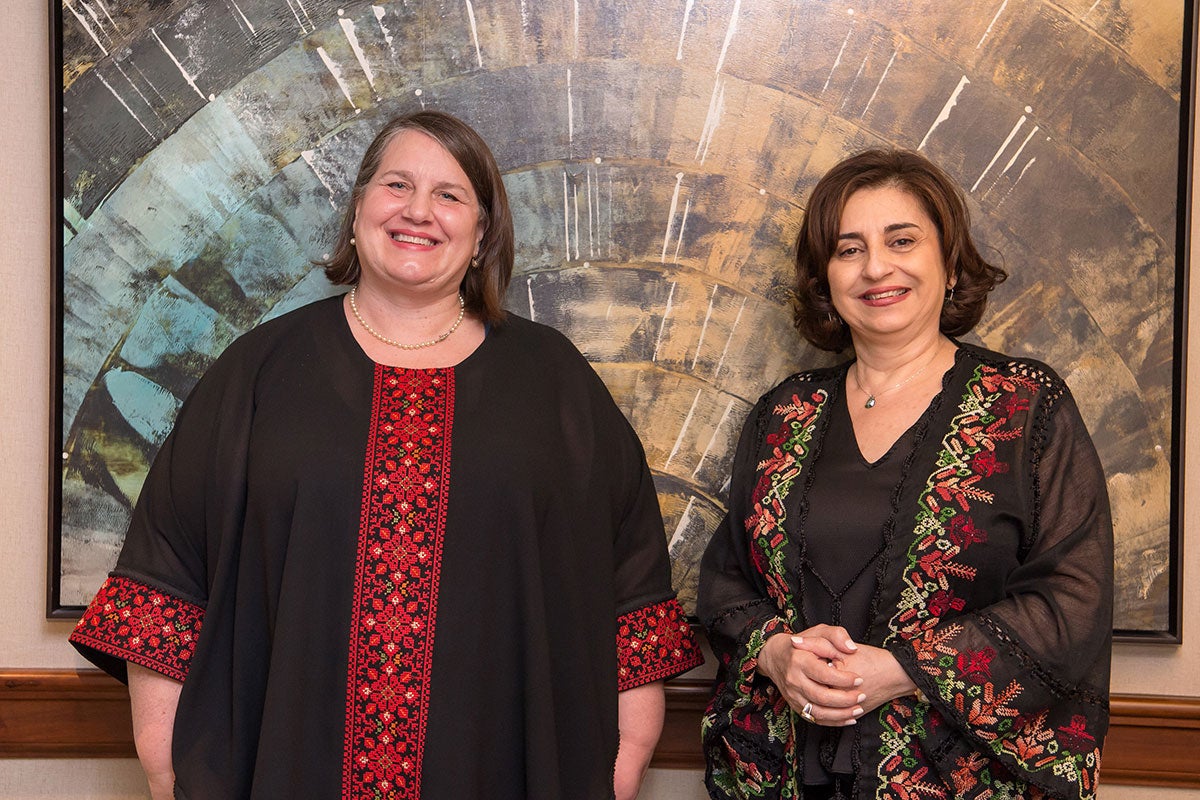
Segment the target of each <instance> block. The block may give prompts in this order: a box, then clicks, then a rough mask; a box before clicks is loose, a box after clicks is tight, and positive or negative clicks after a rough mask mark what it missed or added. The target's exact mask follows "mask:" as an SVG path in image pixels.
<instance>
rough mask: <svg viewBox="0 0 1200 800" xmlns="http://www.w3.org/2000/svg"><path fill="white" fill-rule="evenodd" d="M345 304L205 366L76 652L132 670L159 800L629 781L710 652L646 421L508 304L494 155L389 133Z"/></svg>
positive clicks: (434, 134) (369, 168) (356, 215)
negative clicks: (701, 642) (653, 471)
mask: <svg viewBox="0 0 1200 800" xmlns="http://www.w3.org/2000/svg"><path fill="white" fill-rule="evenodd" d="M349 206H350V207H349V208H348V209H347V212H346V216H345V218H344V220H343V224H342V228H341V231H340V234H339V238H338V241H337V244H336V248H335V251H334V253H333V256H332V257H331V258H330V259H329V261H328V262H326V263H325V265H324V266H325V268H326V273H327V275H328V277H329V278H330V279H331V280H332V281H333V282H334V283H336V284H343V285H351V286H352V288H351V290H350V292H349V293H348V294H346V295H343V296H339V297H335V298H330V299H328V300H325V301H321V302H317V303H314V304H312V305H309V306H306V307H304V308H301V309H298V310H296V311H293V312H291V313H289V314H285V315H283V316H281V317H279V318H277V319H274V320H272V321H270V322H267V323H264V324H263V325H261V326H259V327H258V328H256V329H255V330H253V331H251V332H249V333H247V334H246V335H245V336H243V337H241V338H240V339H239V340H238V341H237V342H235V343H234V344H233V345H232V346H230V348H229V349H228V350H227V351H226V352H225V353H224V354H223V355H222V356H221V357H220V358H219V359H218V360H217V361H216V363H215V364H214V365H213V366H212V367H211V369H210V370H209V371H208V373H207V374H206V375H205V377H204V378H203V379H202V380H201V381H200V383H199V384H198V385H197V387H196V389H195V390H194V392H193V393H192V395H191V397H190V398H189V399H188V401H187V403H186V404H185V405H184V407H183V409H182V411H181V412H180V415H179V418H178V420H177V422H176V426H175V429H174V431H173V433H172V434H171V436H170V437H169V438H168V439H167V441H166V442H165V443H164V444H163V448H162V450H161V452H160V454H159V456H158V458H157V459H156V460H155V463H154V466H153V468H152V470H151V472H150V475H149V476H148V478H147V480H146V484H145V488H144V489H143V491H142V495H141V497H140V498H139V502H138V505H137V508H136V510H135V513H134V521H133V523H132V525H131V528H130V530H129V533H128V535H127V537H126V542H125V546H124V549H123V550H122V553H121V556H120V559H119V561H118V563H117V567H116V569H115V570H114V571H113V572H112V573H111V575H110V577H109V579H108V580H107V581H106V583H105V585H104V586H103V587H102V588H101V590H100V592H99V594H98V595H97V597H96V599H95V601H93V603H92V604H91V606H90V607H89V608H88V609H87V611H86V613H85V614H84V616H83V618H82V619H81V620H80V623H79V625H78V627H77V628H76V630H75V632H74V633H73V634H72V641H73V643H75V644H76V646H77V647H79V649H80V650H81V651H82V652H83V653H84V655H86V656H87V657H88V658H89V659H91V660H93V661H94V662H95V663H97V664H98V665H100V666H101V667H103V668H104V669H106V670H108V671H110V672H111V673H113V674H114V675H117V676H118V677H121V678H123V679H124V678H125V677H126V676H127V677H128V681H129V685H130V694H131V697H132V700H133V716H134V728H135V738H136V740H137V746H138V753H139V755H140V757H141V760H142V762H143V765H144V766H145V768H146V771H147V775H148V777H149V779H150V782H151V787H152V790H153V795H154V797H155V798H156V800H157V798H166V797H171V796H172V790H173V791H174V797H176V798H179V800H199V799H200V798H213V799H214V800H231V798H264V799H269V800H277V798H284V797H297V798H299V797H319V798H331V797H343V798H409V799H413V798H419V797H422V796H423V797H427V798H474V797H478V798H482V797H487V798H496V799H497V800H502V799H503V800H525V799H526V798H540V799H544V800H574V798H611V797H613V796H614V794H615V795H616V796H617V797H619V798H632V797H634V796H635V795H636V794H637V790H638V786H639V784H640V782H641V778H642V775H643V773H644V770H645V768H646V765H647V764H648V762H649V758H650V755H651V753H652V752H653V749H654V745H655V742H656V741H657V738H658V734H659V731H660V729H661V725H662V716H663V696H662V686H661V681H662V679H664V678H667V677H670V676H672V675H675V674H678V673H680V672H682V671H684V670H686V669H689V668H690V667H692V666H695V665H696V664H697V663H698V662H699V660H700V657H699V654H698V651H697V649H696V647H695V642H694V640H693V639H692V637H691V632H690V628H689V627H688V625H687V622H686V620H684V619H683V616H682V613H681V610H680V608H679V606H678V604H677V603H676V601H675V599H674V594H673V593H672V591H671V586H670V567H669V563H668V560H667V555H666V546H665V538H664V536H663V527H662V519H661V516H660V514H659V511H658V503H657V498H656V496H655V493H654V487H653V484H652V483H651V481H650V477H649V470H648V469H647V466H646V462H645V457H644V455H643V453H642V450H641V446H640V444H639V443H638V441H637V437H636V436H635V435H634V433H633V430H632V429H631V428H630V426H629V424H628V423H627V422H626V420H625V418H624V416H623V415H622V414H621V412H620V410H619V409H618V408H617V407H616V405H615V404H614V403H613V401H612V398H611V397H610V396H609V395H608V393H607V391H606V390H605V388H604V386H603V384H602V383H601V382H600V380H599V378H597V376H596V374H595V373H594V372H593V371H592V370H591V368H590V367H589V365H588V364H587V362H586V361H585V360H584V359H583V357H582V356H581V355H580V354H579V352H578V351H577V350H575V348H574V347H572V346H571V344H570V343H569V342H568V341H567V340H566V339H565V338H564V337H563V336H561V335H560V334H558V333H556V332H555V331H553V330H551V329H549V328H546V327H544V326H541V325H536V324H534V323H532V322H528V321H526V320H522V319H520V318H518V317H515V316H510V315H507V314H506V313H505V312H504V311H503V310H502V308H501V301H502V299H503V297H504V293H505V290H506V287H507V285H508V281H509V277H510V275H511V274H512V267H513V231H512V218H511V216H510V213H509V208H508V202H507V199H506V196H505V191H504V185H503V183H502V182H501V179H500V173H499V170H498V169H497V167H496V163H495V161H494V159H493V157H492V154H491V152H490V151H489V150H488V148H487V145H486V144H484V142H483V140H482V139H480V138H479V136H478V134H476V133H475V132H474V131H473V130H472V129H471V128H469V127H468V126H467V125H465V124H464V123H462V122H461V121H459V120H457V119H455V118H454V117H451V116H449V115H447V114H443V113H439V112H429V111H426V112H419V113H415V114H411V115H408V116H404V117H399V118H397V119H394V120H392V121H391V122H389V123H388V124H387V125H386V126H385V127H384V128H383V130H382V131H381V132H380V133H379V135H378V136H377V137H376V139H375V140H374V142H373V143H372V144H371V146H370V147H369V148H368V149H367V152H366V154H365V155H364V157H363V162H362V165H361V167H360V169H359V174H358V177H357V179H356V181H355V184H354V188H353V191H352V194H351V202H350V204H349Z"/></svg>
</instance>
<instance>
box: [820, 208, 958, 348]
mask: <svg viewBox="0 0 1200 800" xmlns="http://www.w3.org/2000/svg"><path fill="white" fill-rule="evenodd" d="M828 281H829V293H830V297H831V299H832V300H833V304H834V306H835V307H836V308H837V311H838V314H840V315H841V317H842V319H843V320H845V321H846V324H847V325H848V326H849V327H850V332H851V335H852V337H853V338H854V339H855V340H861V341H867V340H872V341H878V340H880V339H888V338H895V337H904V338H908V337H910V336H920V335H928V334H929V333H931V332H932V333H936V331H937V330H938V322H939V319H940V317H941V313H942V303H943V302H944V300H945V295H946V289H947V288H948V280H947V274H946V262H945V258H944V257H943V255H942V247H941V241H940V238H939V235H938V229H937V226H936V225H935V224H934V222H933V220H932V219H930V217H929V215H928V214H927V213H925V209H924V208H923V207H922V206H921V203H920V201H918V200H917V198H916V197H914V196H913V195H911V194H910V193H908V192H907V191H905V190H904V189H902V188H899V187H897V186H890V185H883V186H871V187H867V188H864V189H859V190H858V191H856V192H854V193H853V194H852V195H850V197H849V198H848V199H847V200H846V206H845V208H844V209H842V218H841V222H840V224H839V226H838V242H837V248H836V249H835V250H834V254H833V257H832V258H831V259H830V260H829V269H828Z"/></svg>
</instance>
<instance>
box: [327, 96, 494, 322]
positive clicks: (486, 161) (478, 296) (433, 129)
mask: <svg viewBox="0 0 1200 800" xmlns="http://www.w3.org/2000/svg"><path fill="white" fill-rule="evenodd" d="M403 131H420V132H421V133H424V134H426V135H427V136H429V137H430V138H432V139H433V140H434V141H436V142H437V143H438V144H440V145H441V146H442V147H444V148H446V150H447V152H449V153H450V155H451V156H453V157H454V160H455V161H457V162H458V165H459V166H460V167H462V171H463V172H465V173H466V175H467V178H468V179H469V180H470V181H471V188H472V189H474V190H475V196H476V197H477V198H478V199H479V224H480V225H481V226H483V238H482V239H480V241H479V256H478V260H477V264H476V266H474V267H471V268H470V269H468V270H467V274H466V275H465V276H464V277H463V282H462V287H461V288H462V293H463V300H464V302H465V304H466V308H467V310H468V311H470V312H471V313H473V314H476V315H477V316H478V317H479V318H480V319H481V320H483V321H484V322H487V323H500V322H503V321H504V307H503V306H504V293H505V292H506V291H507V290H508V282H509V280H510V279H511V278H512V271H513V223H512V212H511V211H510V210H509V207H508V194H507V193H506V192H505V191H504V181H503V180H502V179H501V178H500V169H499V167H497V166H496V159H495V157H494V156H493V155H492V151H491V149H489V148H488V146H487V143H486V142H484V141H483V139H482V138H481V137H480V136H479V134H478V133H476V132H475V130H474V128H472V127H471V126H470V125H468V124H467V123H465V122H463V121H462V120H460V119H459V118H458V117H455V116H452V115H450V114H447V113H445V112H444V111H428V110H427V111H417V112H414V113H411V114H405V115H403V116H399V117H395V118H394V119H392V120H390V121H389V122H388V123H387V124H386V125H384V126H383V129H382V130H380V131H379V133H378V134H376V136H375V139H374V140H373V141H372V142H371V145H370V146H369V147H368V148H367V151H366V153H364V154H363V158H362V163H361V164H360V165H359V167H358V176H357V177H356V178H355V179H354V188H353V189H352V190H351V192H350V203H349V207H348V208H347V209H346V213H345V214H344V215H343V216H342V226H341V228H340V229H339V230H338V235H337V242H336V243H335V245H334V248H333V254H332V255H330V257H329V258H327V259H325V260H323V261H318V262H316V263H317V266H320V267H324V269H325V276H326V277H327V278H329V280H330V282H332V283H334V284H340V285H349V284H353V283H357V282H358V278H359V274H360V272H361V266H360V265H359V263H358V251H357V250H356V249H355V247H354V245H353V244H351V243H350V240H351V239H352V238H353V237H354V214H355V210H356V209H357V208H358V203H359V201H360V200H361V199H362V196H363V194H364V193H365V192H366V190H367V186H368V185H369V184H370V182H371V179H372V178H374V177H375V173H376V172H377V171H378V170H379V163H380V162H381V161H382V160H383V151H384V150H385V149H386V148H387V146H388V144H390V143H391V141H392V139H393V138H395V136H396V135H397V134H399V133H401V132H403Z"/></svg>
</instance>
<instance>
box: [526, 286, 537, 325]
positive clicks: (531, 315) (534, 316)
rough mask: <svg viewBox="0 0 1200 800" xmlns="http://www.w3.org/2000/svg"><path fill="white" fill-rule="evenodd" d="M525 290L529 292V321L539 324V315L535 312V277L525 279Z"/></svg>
mask: <svg viewBox="0 0 1200 800" xmlns="http://www.w3.org/2000/svg"><path fill="white" fill-rule="evenodd" d="M525 288H526V289H527V291H528V292H529V321H530V322H537V313H536V312H535V311H534V310H533V276H530V277H528V278H526V279H525Z"/></svg>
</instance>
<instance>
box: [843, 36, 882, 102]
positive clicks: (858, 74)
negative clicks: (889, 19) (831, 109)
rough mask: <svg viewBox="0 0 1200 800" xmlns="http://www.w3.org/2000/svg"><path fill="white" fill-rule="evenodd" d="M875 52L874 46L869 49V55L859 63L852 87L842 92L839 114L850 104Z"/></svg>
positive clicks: (851, 83) (851, 82)
mask: <svg viewBox="0 0 1200 800" xmlns="http://www.w3.org/2000/svg"><path fill="white" fill-rule="evenodd" d="M874 51H875V46H874V44H871V45H870V46H868V47H867V54H866V55H865V56H863V57H862V61H860V62H858V70H857V71H856V72H855V73H854V78H853V79H852V80H851V81H850V85H849V86H848V87H846V91H844V92H842V103H841V105H839V106H838V113H841V112H842V110H844V109H845V108H846V104H847V103H849V102H850V97H851V95H853V94H854V89H855V87H857V86H858V82H859V81H860V80H861V79H862V74H863V72H865V71H866V69H867V62H868V61H870V60H871V53H873V52H874Z"/></svg>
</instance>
